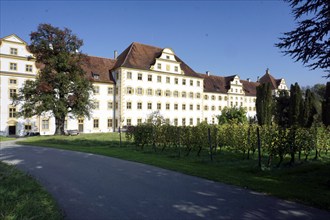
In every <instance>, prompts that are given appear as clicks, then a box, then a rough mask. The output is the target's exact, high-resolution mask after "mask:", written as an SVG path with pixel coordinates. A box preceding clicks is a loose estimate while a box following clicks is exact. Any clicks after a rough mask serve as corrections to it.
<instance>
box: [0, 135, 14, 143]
mask: <svg viewBox="0 0 330 220" xmlns="http://www.w3.org/2000/svg"><path fill="white" fill-rule="evenodd" d="M15 139H16V138H10V137H4V136H0V142H2V141H11V140H15Z"/></svg>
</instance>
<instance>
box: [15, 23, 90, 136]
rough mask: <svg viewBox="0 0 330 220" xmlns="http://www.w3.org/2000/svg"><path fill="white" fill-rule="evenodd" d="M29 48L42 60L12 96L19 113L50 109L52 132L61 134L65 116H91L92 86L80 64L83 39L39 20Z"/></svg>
mask: <svg viewBox="0 0 330 220" xmlns="http://www.w3.org/2000/svg"><path fill="white" fill-rule="evenodd" d="M30 37H31V45H30V46H29V49H30V51H31V52H32V53H33V54H34V56H35V57H36V62H37V63H40V64H41V66H42V67H41V69H40V72H39V74H38V75H37V77H36V80H35V81H26V83H25V85H24V86H23V87H22V88H21V89H20V90H19V93H18V95H17V96H16V97H15V99H14V103H15V104H16V105H18V104H20V106H21V110H20V115H21V116H24V117H32V116H34V115H38V116H40V115H42V114H45V113H50V114H51V115H52V116H53V117H54V118H55V125H56V130H55V134H57V135H62V134H64V121H65V117H67V116H71V117H81V116H87V117H90V113H91V111H92V109H93V107H94V106H93V102H92V100H91V95H90V94H91V91H93V86H92V83H91V81H89V80H88V79H87V77H86V74H85V72H84V71H83V69H82V68H81V59H82V57H83V56H84V55H83V54H82V53H79V49H80V47H81V46H82V45H83V41H82V40H81V39H79V38H78V37H77V36H76V35H74V34H72V31H71V30H69V29H67V28H64V29H60V28H58V27H53V26H52V25H50V24H40V25H39V26H38V30H37V31H35V32H32V33H31V35H30Z"/></svg>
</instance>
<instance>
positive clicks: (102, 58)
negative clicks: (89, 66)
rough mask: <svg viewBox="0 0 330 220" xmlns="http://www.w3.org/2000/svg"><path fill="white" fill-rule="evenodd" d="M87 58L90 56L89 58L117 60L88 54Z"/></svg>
mask: <svg viewBox="0 0 330 220" xmlns="http://www.w3.org/2000/svg"><path fill="white" fill-rule="evenodd" d="M86 56H88V57H96V58H102V59H108V60H114V61H115V60H116V59H112V58H108V57H101V56H95V55H88V54H86Z"/></svg>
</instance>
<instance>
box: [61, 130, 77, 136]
mask: <svg viewBox="0 0 330 220" xmlns="http://www.w3.org/2000/svg"><path fill="white" fill-rule="evenodd" d="M64 133H65V135H69V136H74V135H78V134H79V131H78V130H77V129H75V130H67V131H64Z"/></svg>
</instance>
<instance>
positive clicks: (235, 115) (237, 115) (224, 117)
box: [217, 107, 247, 124]
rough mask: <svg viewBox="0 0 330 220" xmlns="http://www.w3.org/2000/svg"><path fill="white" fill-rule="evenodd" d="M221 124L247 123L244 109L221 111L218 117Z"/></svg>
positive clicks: (225, 109) (234, 108)
mask: <svg viewBox="0 0 330 220" xmlns="http://www.w3.org/2000/svg"><path fill="white" fill-rule="evenodd" d="M217 118H218V121H219V124H226V123H246V122H247V118H246V111H245V109H244V108H242V107H239V108H236V107H233V108H228V107H225V108H224V109H223V110H222V111H221V115H218V116H217Z"/></svg>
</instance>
